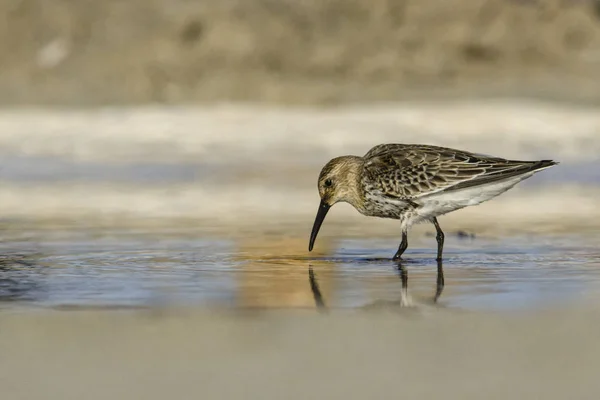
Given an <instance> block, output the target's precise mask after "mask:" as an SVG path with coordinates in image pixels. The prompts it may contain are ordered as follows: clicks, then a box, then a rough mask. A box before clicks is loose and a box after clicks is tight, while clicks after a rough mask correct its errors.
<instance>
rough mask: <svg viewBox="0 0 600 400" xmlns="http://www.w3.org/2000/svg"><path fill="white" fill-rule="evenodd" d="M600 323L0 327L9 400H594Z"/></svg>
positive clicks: (160, 320)
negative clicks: (510, 399) (171, 399)
mask: <svg viewBox="0 0 600 400" xmlns="http://www.w3.org/2000/svg"><path fill="white" fill-rule="evenodd" d="M596 316H597V309H590V308H589V307H585V308H582V309H579V310H569V311H566V310H555V311H550V312H547V313H539V312H538V313H535V314H529V313H522V314H494V313H474V312H464V311H460V310H452V311H450V310H444V309H435V308H432V307H429V306H420V307H416V308H415V309H392V308H389V309H379V310H376V311H373V310H371V311H364V310H352V311H335V310H334V311H331V312H330V313H329V314H327V315H320V314H319V313H317V312H316V311H311V310H305V311H301V310H299V311H286V310H280V311H269V312H260V311H252V310H247V311H236V312H231V311H228V312H223V311H217V310H213V311H207V310H179V311H169V310H163V311H157V310H153V311H143V310H142V311H127V310H123V311H115V310H113V311H71V312H46V313H41V314H39V313H37V312H32V313H17V314H13V313H3V314H1V315H0V352H1V354H2V357H1V358H0V380H1V381H2V393H3V398H6V399H23V400H25V399H48V400H52V399H57V400H58V399H67V398H85V399H90V400H92V399H106V398H117V399H133V398H144V399H149V400H151V399H164V398H177V399H195V398H210V399H231V398H245V399H282V398H285V399H306V398H327V399H346V400H349V399H365V398H399V397H402V398H410V399H431V398H445V399H457V400H458V399H460V400H465V399H482V398H485V399H506V398H544V399H557V400H558V399H561V400H562V399H565V398H570V399H593V398H597V396H598V394H599V393H600V382H598V379H597V377H598V371H599V370H600V345H599V344H598V340H597V339H598V334H599V333H600V323H599V322H598V319H597V318H596Z"/></svg>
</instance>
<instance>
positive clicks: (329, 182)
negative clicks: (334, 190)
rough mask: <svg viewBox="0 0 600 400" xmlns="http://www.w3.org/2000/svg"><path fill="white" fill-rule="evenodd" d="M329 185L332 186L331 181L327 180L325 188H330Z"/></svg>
mask: <svg viewBox="0 0 600 400" xmlns="http://www.w3.org/2000/svg"><path fill="white" fill-rule="evenodd" d="M331 185H333V182H332V181H331V179H327V180H326V181H325V187H331Z"/></svg>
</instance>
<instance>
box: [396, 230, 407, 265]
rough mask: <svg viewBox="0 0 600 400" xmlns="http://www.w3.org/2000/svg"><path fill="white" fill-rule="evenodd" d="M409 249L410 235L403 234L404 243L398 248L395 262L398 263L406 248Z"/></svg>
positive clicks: (404, 232)
mask: <svg viewBox="0 0 600 400" xmlns="http://www.w3.org/2000/svg"><path fill="white" fill-rule="evenodd" d="M407 247H408V233H406V231H403V232H402V241H401V242H400V246H398V251H397V252H396V254H395V255H394V261H398V260H399V259H400V257H401V256H402V254H403V253H404V251H405V250H406V248H407Z"/></svg>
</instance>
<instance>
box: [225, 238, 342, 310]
mask: <svg viewBox="0 0 600 400" xmlns="http://www.w3.org/2000/svg"><path fill="white" fill-rule="evenodd" d="M306 247H307V238H301V237H270V238H267V239H265V238H260V239H252V238H247V239H243V240H242V241H240V242H238V249H239V252H238V256H236V258H235V259H236V261H243V263H242V266H241V271H240V273H239V274H237V276H236V278H237V280H238V285H237V287H238V293H237V305H238V306H239V307H243V308H315V307H316V305H315V299H314V295H313V292H312V290H311V285H310V281H309V275H308V271H309V266H312V267H314V268H317V269H318V270H319V271H320V272H321V274H320V280H319V286H320V290H321V292H322V293H323V296H324V297H329V296H331V295H332V293H333V292H334V287H333V280H332V279H331V273H330V272H332V271H333V270H335V269H336V268H337V265H336V263H335V262H330V261H327V260H318V259H314V258H311V257H309V253H308V251H307V249H306ZM331 252H332V248H330V247H327V248H325V247H321V251H320V252H319V253H317V254H319V256H323V255H329V254H330V253H331ZM310 255H312V253H311V254H310Z"/></svg>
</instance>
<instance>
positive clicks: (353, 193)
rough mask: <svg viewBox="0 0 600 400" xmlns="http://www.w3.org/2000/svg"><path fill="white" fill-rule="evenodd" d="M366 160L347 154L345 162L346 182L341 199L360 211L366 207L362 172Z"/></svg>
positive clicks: (344, 173)
mask: <svg viewBox="0 0 600 400" xmlns="http://www.w3.org/2000/svg"><path fill="white" fill-rule="evenodd" d="M363 167H364V160H363V158H362V157H358V156H345V157H344V164H343V167H342V168H343V169H344V172H343V175H344V176H345V180H346V184H345V185H344V186H343V187H344V189H343V191H342V192H341V198H340V201H343V202H346V203H349V204H350V205H352V206H353V207H354V208H356V209H357V210H358V211H360V212H362V211H363V208H364V189H363V186H362V179H361V177H362V172H363Z"/></svg>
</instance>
